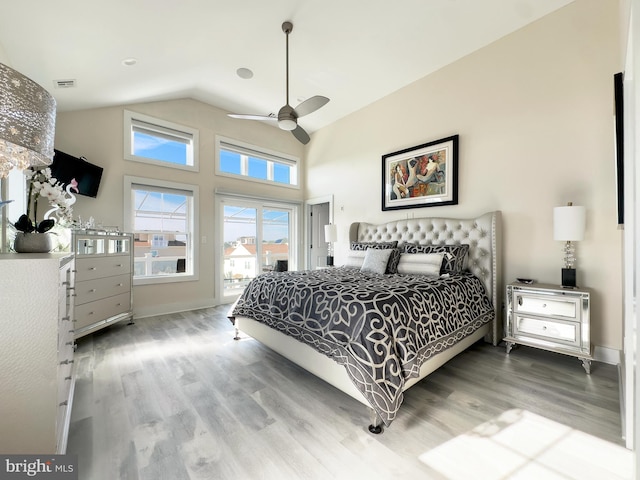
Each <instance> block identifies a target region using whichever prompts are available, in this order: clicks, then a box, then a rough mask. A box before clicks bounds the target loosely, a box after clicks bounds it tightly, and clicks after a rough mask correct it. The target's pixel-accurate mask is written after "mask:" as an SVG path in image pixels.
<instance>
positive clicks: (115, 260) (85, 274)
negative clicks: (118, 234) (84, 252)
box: [76, 255, 131, 284]
mask: <svg viewBox="0 0 640 480" xmlns="http://www.w3.org/2000/svg"><path fill="white" fill-rule="evenodd" d="M130 272H131V259H130V257H127V256H123V255H115V256H109V257H91V258H78V259H77V260H76V284H77V282H82V281H85V280H94V279H96V278H102V277H112V276H115V275H122V274H125V273H130Z"/></svg>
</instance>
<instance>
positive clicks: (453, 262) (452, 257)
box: [403, 243, 469, 273]
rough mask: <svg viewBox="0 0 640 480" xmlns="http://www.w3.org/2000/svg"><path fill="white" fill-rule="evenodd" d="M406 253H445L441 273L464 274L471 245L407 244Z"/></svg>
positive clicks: (404, 246)
mask: <svg viewBox="0 0 640 480" xmlns="http://www.w3.org/2000/svg"><path fill="white" fill-rule="evenodd" d="M403 248H404V253H444V258H443V260H442V269H441V270H440V272H441V273H447V272H464V271H465V270H466V268H467V255H468V253H469V245H467V244H461V245H419V244H417V243H405V244H404V245H403Z"/></svg>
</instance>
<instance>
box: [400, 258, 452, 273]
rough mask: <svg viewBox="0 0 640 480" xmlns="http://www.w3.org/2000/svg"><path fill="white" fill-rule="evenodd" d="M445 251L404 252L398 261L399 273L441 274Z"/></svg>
mask: <svg viewBox="0 0 640 480" xmlns="http://www.w3.org/2000/svg"><path fill="white" fill-rule="evenodd" d="M443 257H444V253H403V254H402V255H400V262H399V263H398V273H404V274H411V275H415V274H418V275H429V276H432V277H438V276H440V267H442V259H443Z"/></svg>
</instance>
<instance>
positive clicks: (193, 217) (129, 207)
mask: <svg viewBox="0 0 640 480" xmlns="http://www.w3.org/2000/svg"><path fill="white" fill-rule="evenodd" d="M134 185H142V186H144V187H149V190H153V189H154V188H155V189H157V190H167V189H168V190H176V191H185V192H190V193H191V195H190V196H191V212H190V214H188V217H189V218H188V222H187V224H188V225H187V226H188V228H189V230H190V232H191V241H190V242H189V243H190V244H191V245H187V248H191V258H192V263H193V264H192V271H191V273H190V274H185V273H176V274H168V275H158V276H155V277H136V276H135V275H134V277H133V285H134V286H135V285H154V284H163V283H175V282H192V281H196V280H198V279H199V264H200V248H199V245H200V244H199V242H198V238H200V237H199V229H198V219H199V218H200V216H199V215H200V213H199V204H200V201H199V188H198V186H197V185H191V184H186V183H177V182H169V181H166V180H158V179H155V178H148V177H134V176H130V175H125V176H124V217H123V218H124V226H125V231H127V232H131V233H133V234H134V236H135V233H136V231H135V230H134V228H133V227H134V215H133V208H134V204H133V194H132V193H133V191H132V189H133V186H134ZM154 235H155V234H154ZM163 235H164V234H163ZM132 248H133V249H134V255H135V242H134V245H133V246H132Z"/></svg>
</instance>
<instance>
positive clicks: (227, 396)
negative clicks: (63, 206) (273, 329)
mask: <svg viewBox="0 0 640 480" xmlns="http://www.w3.org/2000/svg"><path fill="white" fill-rule="evenodd" d="M228 310H229V306H226V305H225V306H220V307H214V308H209V309H203V310H197V311H192V312H184V313H176V314H173V315H163V316H158V317H152V318H145V319H138V320H136V322H135V324H133V325H127V324H126V323H122V324H116V325H113V326H111V327H109V328H106V329H104V330H102V331H100V332H97V333H95V334H93V335H90V336H87V337H84V338H81V339H79V340H78V349H77V351H76V360H75V362H76V373H77V377H76V389H75V396H74V402H73V409H72V418H71V428H70V436H69V444H68V448H67V453H73V454H77V455H78V462H79V478H81V479H82V480H103V479H104V480H114V479H141V480H142V479H149V480H151V479H153V480H164V479H166V480H181V479H234V480H244V479H250V480H254V479H267V480H271V479H273V480H276V479H277V480H287V479H361V478H362V479H364V478H367V479H371V478H378V479H396V478H398V479H419V478H424V479H452V478H458V477H456V474H455V473H448V472H447V471H446V469H444V470H443V468H444V467H442V466H438V464H437V462H436V463H434V462H433V461H427V460H425V459H429V458H431V456H432V455H431V456H430V452H431V454H433V453H434V452H440V451H442V452H446V453H443V454H442V455H446V456H449V457H451V458H446V459H442V458H440V460H446V461H447V462H449V463H450V464H451V465H453V464H457V465H458V467H459V466H461V465H462V466H465V468H467V469H469V470H470V471H473V468H474V462H475V461H476V460H478V459H474V456H482V457H483V458H484V460H486V459H487V457H488V458H489V459H490V460H491V461H495V462H497V464H501V465H504V461H503V460H501V458H504V454H503V453H500V452H499V451H496V452H495V454H494V453H492V452H491V450H489V451H482V452H475V453H474V452H469V451H465V449H464V448H462V449H460V448H457V449H451V448H448V449H447V448H443V445H455V443H451V442H454V441H456V439H460V438H463V437H464V435H465V434H466V433H468V432H470V431H472V430H474V429H476V428H478V427H479V426H481V425H483V424H485V423H486V422H490V423H491V422H494V423H491V424H492V425H494V424H495V425H497V429H498V430H500V429H503V428H504V427H505V425H504V421H503V420H500V421H498V420H496V419H499V418H502V419H504V418H505V417H504V415H509V413H505V412H513V411H515V412H519V411H524V412H530V413H531V414H533V416H532V417H531V418H536V417H535V416H541V417H544V418H545V419H548V420H549V421H550V423H552V424H554V425H556V424H557V425H558V426H559V427H560V428H564V426H566V427H569V428H568V430H571V431H577V432H578V433H579V434H580V435H582V432H584V434H586V435H584V437H585V438H589V439H591V440H592V441H596V442H601V444H602V445H604V447H603V448H602V449H600V448H599V452H600V453H601V454H602V452H606V451H607V450H606V449H607V448H610V449H611V451H612V452H614V453H615V454H619V453H620V451H622V455H624V454H625V452H628V451H627V450H625V449H623V448H622V447H621V445H624V442H623V440H622V438H621V419H620V405H619V392H618V372H617V367H615V366H612V365H607V364H602V363H598V362H594V363H593V364H592V373H591V375H586V374H585V371H584V369H583V368H582V366H581V364H580V362H579V361H578V360H577V359H575V358H573V357H568V356H564V355H559V354H554V353H549V352H544V351H540V350H537V349H532V348H527V347H519V348H515V349H514V350H512V352H511V354H510V355H506V353H505V349H504V347H493V346H491V345H489V344H486V343H483V342H480V343H477V344H476V345H474V346H472V347H471V348H470V349H468V350H467V351H465V352H463V353H462V354H460V355H458V356H457V357H456V358H454V359H453V360H451V361H450V362H448V363H447V364H445V365H444V366H443V367H442V368H440V369H439V370H438V371H436V372H434V373H433V374H432V375H430V376H429V377H428V378H426V379H425V380H423V381H422V382H420V383H418V384H417V385H415V386H414V387H412V388H411V389H410V390H409V391H407V392H406V393H405V398H404V404H403V406H402V408H401V410H400V412H399V414H398V417H397V419H396V420H395V421H394V422H393V424H392V425H391V426H390V427H389V428H386V429H385V431H384V433H383V434H381V435H372V434H370V433H369V432H368V430H367V425H368V424H369V421H368V411H367V409H366V408H365V407H364V406H363V405H361V404H360V403H359V402H357V401H356V400H353V399H352V398H351V397H349V396H347V395H345V394H343V393H342V392H340V391H338V390H336V389H335V388H333V387H331V386H329V385H328V384H326V383H325V382H323V381H322V380H320V379H318V378H317V377H315V376H313V375H311V374H308V373H306V372H305V371H304V370H302V369H301V368H299V367H298V366H296V365H294V364H293V363H291V362H290V361H288V360H286V359H285V358H283V357H281V356H280V355H278V354H276V353H274V352H273V351H271V350H269V349H268V348H266V347H264V346H263V345H261V344H260V343H258V342H257V341H255V340H253V339H251V338H248V337H246V336H245V337H244V338H243V339H242V340H239V341H234V340H233V336H234V329H233V326H232V325H231V323H230V322H229V320H228V319H227V318H226V314H227V312H228ZM501 416H502V417H501ZM527 418H529V417H527ZM501 422H502V423H501ZM529 424H530V422H528V423H527V425H529ZM523 425H524V424H523ZM527 428H529V427H527ZM541 428H542V431H543V433H544V432H546V431H548V428H547V429H546V430H545V428H546V427H544V426H542V427H541ZM536 435H537V436H539V435H538V434H537V433H536V432H531V433H524V434H518V438H519V439H520V440H521V441H522V442H523V443H524V444H525V445H526V443H527V441H529V440H530V439H533V438H534V437H535V438H537V436H536ZM541 435H542V434H541ZM496 438H497V437H496ZM603 440H604V441H603ZM605 441H606V442H605ZM549 448H551V447H549ZM542 449H543V450H545V451H546V450H547V447H544V448H542ZM571 450H572V451H574V450H575V452H574V453H575V455H576V456H577V458H578V459H579V460H571V461H574V462H580V463H581V465H582V466H584V465H587V466H588V465H590V462H591V460H592V459H590V458H589V457H590V455H589V453H588V448H587V447H583V446H580V445H578V446H575V447H571ZM452 451H454V452H456V453H454V454H452V453H451V452H452ZM547 453H548V452H547ZM612 455H613V456H612V457H611V458H612V460H611V462H613V461H614V460H613V459H615V455H614V454H612ZM565 456H566V455H565ZM494 457H495V458H494ZM532 458H533V457H532V456H531V455H529V457H528V459H527V462H529V463H531V462H537V460H535V459H532ZM604 458H605V460H604V461H605V462H606V461H608V460H607V457H606V455H605V457H604ZM600 461H603V460H600ZM567 462H569V466H568V467H566V468H567V469H569V470H572V469H573V467H572V465H571V463H570V461H569V460H566V462H565V463H567ZM618 463H619V462H618ZM538 466H539V465H536V467H538ZM514 468H515V470H514V471H511V472H510V473H509V474H508V475H507V474H504V472H502V473H500V474H499V475H498V474H496V476H495V477H493V476H490V475H489V476H487V475H488V474H486V473H483V474H480V473H478V475H477V476H475V478H487V479H490V478H496V479H498V478H511V475H514V477H513V478H516V476H517V475H516V473H517V472H518V471H520V472H523V471H525V467H524V466H522V467H514ZM599 468H601V467H599ZM494 470H495V471H496V472H498V471H499V469H497V468H496V469H494ZM587 470H589V468H587ZM576 471H577V470H576ZM589 471H591V472H595V471H596V470H594V469H591V470H589ZM555 474H558V476H557V477H555V476H551V477H549V478H565V479H566V478H574V477H571V476H567V475H566V474H564V473H562V472H560V473H559V472H558V471H556V472H554V475H555ZM460 478H462V476H461V477H460ZM518 478H528V477H526V476H522V475H520V476H518ZM575 478H578V477H575ZM583 478H584V477H583ZM609 478H618V477H609ZM619 478H624V476H621V477H619Z"/></svg>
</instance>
